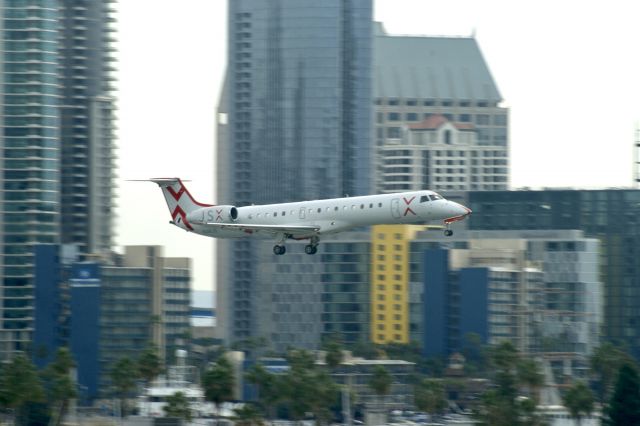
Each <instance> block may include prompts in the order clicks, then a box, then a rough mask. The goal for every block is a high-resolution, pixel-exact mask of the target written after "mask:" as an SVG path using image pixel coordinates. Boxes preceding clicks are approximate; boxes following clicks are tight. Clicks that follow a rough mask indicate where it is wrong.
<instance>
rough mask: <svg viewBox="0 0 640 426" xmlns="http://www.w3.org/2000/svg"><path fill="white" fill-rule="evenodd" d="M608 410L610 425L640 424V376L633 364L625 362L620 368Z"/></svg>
mask: <svg viewBox="0 0 640 426" xmlns="http://www.w3.org/2000/svg"><path fill="white" fill-rule="evenodd" d="M607 412H608V414H609V421H608V422H607V424H608V425H611V426H627V425H639V424H640V378H638V371H637V370H636V368H635V367H634V366H632V365H631V364H624V365H623V366H622V367H621V368H620V370H619V372H618V380H617V381H616V386H615V389H614V391H613V395H612V396H611V401H610V402H609V407H608V410H607Z"/></svg>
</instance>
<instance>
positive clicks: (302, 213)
mask: <svg viewBox="0 0 640 426" xmlns="http://www.w3.org/2000/svg"><path fill="white" fill-rule="evenodd" d="M305 210H306V209H305V208H304V207H300V216H299V217H300V219H304V215H305Z"/></svg>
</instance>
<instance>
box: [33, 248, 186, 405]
mask: <svg viewBox="0 0 640 426" xmlns="http://www.w3.org/2000/svg"><path fill="white" fill-rule="evenodd" d="M59 250H60V249H59V248H58V246H56V245H39V246H38V247H37V253H38V257H37V259H36V260H37V275H36V280H37V282H38V283H39V288H38V291H37V293H36V299H35V301H34V302H35V310H36V313H37V316H36V330H35V333H34V334H35V338H34V348H35V351H34V352H35V353H34V357H35V358H36V361H47V359H44V360H41V356H40V354H45V355H46V354H48V357H49V358H51V354H53V353H55V350H56V348H57V347H60V346H69V347H70V348H71V351H72V353H73V356H74V358H75V361H76V363H77V370H78V382H79V384H80V385H81V386H82V389H83V394H82V395H81V399H82V401H83V402H89V401H91V400H93V399H95V398H96V397H98V396H105V395H107V393H108V389H109V383H110V376H109V372H110V371H111V368H112V367H113V365H114V364H115V363H116V362H117V361H118V360H119V359H121V358H123V357H129V358H132V359H134V358H137V357H138V356H139V354H140V351H141V349H144V348H145V347H147V346H149V345H151V344H153V345H155V346H156V347H157V348H158V350H159V352H160V355H161V357H162V359H163V362H164V363H165V364H171V363H172V362H173V360H174V359H173V356H174V354H175V353H176V350H177V349H184V348H185V347H186V346H187V343H188V342H187V340H186V339H187V337H186V335H187V334H188V333H189V330H190V314H191V309H190V296H191V289H190V284H191V261H190V259H187V258H172V257H164V256H163V250H162V247H159V246H127V247H125V253H124V255H113V256H112V257H111V258H109V259H101V260H99V261H82V262H77V261H76V262H75V263H66V262H65V261H63V259H62V256H59V254H58V252H59Z"/></svg>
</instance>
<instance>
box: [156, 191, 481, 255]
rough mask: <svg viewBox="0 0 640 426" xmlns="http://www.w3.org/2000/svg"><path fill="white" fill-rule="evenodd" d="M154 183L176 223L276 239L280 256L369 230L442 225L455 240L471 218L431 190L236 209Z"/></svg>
mask: <svg viewBox="0 0 640 426" xmlns="http://www.w3.org/2000/svg"><path fill="white" fill-rule="evenodd" d="M149 180H150V181H151V182H154V183H156V184H158V186H160V188H161V189H162V193H163V194H164V198H165V200H166V201H167V206H168V207H169V212H170V213H171V219H172V220H171V222H170V223H171V224H173V225H176V226H177V227H179V228H181V229H184V230H185V231H188V232H194V233H196V234H200V235H205V236H208V237H213V238H241V237H258V238H275V239H276V240H277V243H276V245H275V246H274V247H273V253H274V254H276V255H283V254H285V252H286V247H285V245H284V244H285V241H286V240H287V239H293V240H309V244H307V245H306V246H305V248H304V251H305V253H306V254H310V255H311V254H315V253H316V252H317V250H318V243H319V242H320V237H321V236H322V235H327V234H334V233H338V232H342V231H346V230H348V229H351V228H355V227H360V226H369V225H382V224H420V223H428V222H431V221H434V220H442V221H443V223H444V227H445V228H446V229H445V231H444V234H445V235H446V236H451V235H453V231H452V230H451V229H449V226H450V225H451V224H452V223H454V222H457V221H460V220H463V219H465V218H466V217H467V216H469V215H470V214H471V210H470V209H468V208H467V207H465V206H463V205H461V204H458V203H455V202H453V201H449V200H446V199H445V198H444V197H442V196H441V195H439V194H437V193H436V192H433V191H429V190H424V191H411V192H401V193H394V194H380V195H367V196H358V197H346V198H332V199H326V200H311V201H300V202H293V203H281V204H265V205H252V206H245V207H235V206H231V205H222V206H219V205H213V204H203V203H200V202H198V201H196V200H195V198H193V196H192V195H191V194H190V193H189V191H188V190H187V188H186V186H185V185H184V183H183V182H182V180H180V178H153V179H149Z"/></svg>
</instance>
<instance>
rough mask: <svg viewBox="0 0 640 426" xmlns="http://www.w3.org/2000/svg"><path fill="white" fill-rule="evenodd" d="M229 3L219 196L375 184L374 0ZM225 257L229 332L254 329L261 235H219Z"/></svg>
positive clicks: (225, 327) (346, 189)
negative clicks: (254, 237)
mask: <svg viewBox="0 0 640 426" xmlns="http://www.w3.org/2000/svg"><path fill="white" fill-rule="evenodd" d="M228 10H229V25H228V31H229V33H228V34H229V37H228V40H229V41H228V43H229V44H228V65H227V74H226V78H225V82H224V88H223V94H222V97H221V100H220V105H219V108H218V146H217V164H218V167H217V179H216V185H217V198H218V199H217V201H218V203H220V204H234V205H239V206H242V205H248V204H251V203H256V204H258V203H270V202H286V201H294V200H304V199H317V198H330V197H338V196H343V195H345V194H350V195H360V194H367V193H369V192H370V188H371V179H372V178H371V171H370V169H371V154H370V152H371V149H370V144H371V143H370V141H371V136H370V134H371V109H372V98H371V79H372V75H371V44H372V28H371V27H372V2H371V0H328V1H322V2H317V1H313V0H241V1H230V2H229V9H228ZM217 256H218V258H217V285H218V289H217V291H218V293H217V295H218V301H219V309H218V314H219V315H218V321H219V326H220V331H221V336H222V337H223V338H224V339H226V340H227V341H228V342H232V341H234V340H242V339H247V338H250V337H252V336H254V334H255V330H256V329H257V323H256V311H257V310H258V309H259V307H257V306H256V305H255V299H254V296H253V295H254V294H255V290H256V289H258V288H260V285H261V283H260V280H261V277H260V275H259V274H257V273H256V270H257V268H258V267H259V265H258V264H257V260H258V254H257V253H256V248H255V244H254V242H252V241H236V242H229V241H219V242H218V250H217Z"/></svg>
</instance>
